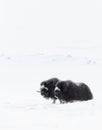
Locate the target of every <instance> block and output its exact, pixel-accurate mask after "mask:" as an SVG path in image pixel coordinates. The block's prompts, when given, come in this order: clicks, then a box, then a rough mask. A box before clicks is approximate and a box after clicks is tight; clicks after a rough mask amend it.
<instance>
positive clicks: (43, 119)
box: [0, 48, 102, 130]
mask: <svg viewBox="0 0 102 130" xmlns="http://www.w3.org/2000/svg"><path fill="white" fill-rule="evenodd" d="M71 49H72V48H71ZM69 50H70V49H68V52H69ZM72 50H74V49H72ZM76 50H77V48H76ZM82 50H85V48H81V50H80V49H78V52H79V53H80V51H82ZM88 50H89V51H90V52H92V50H90V48H89V49H88V48H87V49H86V51H88ZM97 51H98V50H97ZM94 52H95V51H94ZM80 54H81V53H80ZM91 54H92V53H91ZM94 54H96V53H94ZM101 66H102V58H101V57H100V58H99V57H97V58H96V57H95V58H94V57H91V56H89V54H87V53H86V55H77V54H75V55H74V54H73V53H66V54H65V53H64V50H63V52H62V53H61V52H60V53H59V54H58V53H54V52H53V54H48V53H45V54H44V53H41V54H40V53H36V54H33V55H20V56H15V55H9V56H7V55H1V56H0V129H1V130H22V129H24V130H28V129H30V130H33V129H36V130H48V129H49V130H53V129H55V130H62V129H64V130H66V129H70V130H74V129H78V130H81V129H83V130H86V129H93V130H96V129H98V128H100V129H101V128H102V125H101V120H102V101H101V100H102V94H101V91H102V87H101V85H102V80H101V77H102V67H101ZM52 77H58V78H60V79H62V80H67V79H71V80H73V81H76V82H85V83H86V84H88V85H89V87H90V89H91V90H92V93H93V95H94V99H93V100H90V101H84V102H75V103H67V104H60V103H59V101H57V102H56V104H52V100H47V99H44V98H43V97H42V96H41V95H40V94H39V93H37V90H39V88H40V82H41V81H43V80H46V79H49V78H52Z"/></svg>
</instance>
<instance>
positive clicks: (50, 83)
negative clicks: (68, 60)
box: [40, 78, 59, 100]
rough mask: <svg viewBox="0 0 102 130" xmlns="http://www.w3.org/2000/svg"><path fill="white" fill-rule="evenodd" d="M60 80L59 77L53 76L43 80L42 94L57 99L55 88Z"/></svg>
mask: <svg viewBox="0 0 102 130" xmlns="http://www.w3.org/2000/svg"><path fill="white" fill-rule="evenodd" d="M58 81H59V79H57V78H51V79H48V80H46V81H43V82H41V88H40V92H41V95H42V96H43V97H45V98H52V99H54V100H55V99H56V98H55V95H54V89H55V85H56V83H57V82H58Z"/></svg>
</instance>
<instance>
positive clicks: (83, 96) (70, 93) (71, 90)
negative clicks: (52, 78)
mask: <svg viewBox="0 0 102 130" xmlns="http://www.w3.org/2000/svg"><path fill="white" fill-rule="evenodd" d="M54 93H55V97H56V98H57V99H59V100H60V102H61V103H64V102H73V101H87V100H91V99H92V98H93V95H92V93H91V90H90V89H89V87H88V86H87V85H86V84H84V83H74V82H73V81H70V80H67V81H58V82H57V83H56V88H55V91H54Z"/></svg>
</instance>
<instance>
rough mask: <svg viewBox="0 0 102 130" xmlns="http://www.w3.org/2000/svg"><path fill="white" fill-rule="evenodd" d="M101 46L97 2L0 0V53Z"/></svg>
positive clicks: (100, 6)
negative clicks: (92, 45) (89, 45)
mask: <svg viewBox="0 0 102 130" xmlns="http://www.w3.org/2000/svg"><path fill="white" fill-rule="evenodd" d="M68 43H72V44H73V45H77V44H80V45H83V44H84V45H85V44H86V45H88V44H94V43H97V45H100V46H101V44H102V2H101V0H9V1H8V0H0V53H30V52H33V51H40V50H46V49H50V48H52V49H54V46H58V47H59V46H63V45H64V44H65V45H68Z"/></svg>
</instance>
